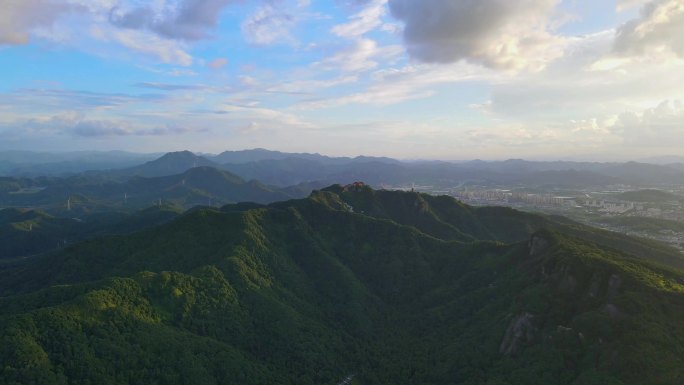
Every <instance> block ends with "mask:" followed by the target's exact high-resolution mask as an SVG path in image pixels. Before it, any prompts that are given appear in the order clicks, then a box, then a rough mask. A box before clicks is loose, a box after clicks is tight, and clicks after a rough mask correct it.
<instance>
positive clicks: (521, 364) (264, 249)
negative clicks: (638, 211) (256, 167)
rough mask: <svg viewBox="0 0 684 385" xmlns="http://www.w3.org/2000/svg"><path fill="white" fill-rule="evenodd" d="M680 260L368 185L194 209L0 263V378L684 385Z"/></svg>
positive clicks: (616, 240) (513, 215) (582, 232)
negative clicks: (119, 232)
mask: <svg viewBox="0 0 684 385" xmlns="http://www.w3.org/2000/svg"><path fill="white" fill-rule="evenodd" d="M0 213H2V211H0ZM28 214H29V213H26V212H10V213H8V214H7V216H12V215H16V216H18V217H19V218H18V219H19V220H23V219H25V218H23V217H22V215H28ZM0 215H1V214H0ZM40 215H42V214H40ZM26 220H29V219H26ZM36 220H37V219H36ZM25 222H26V221H23V222H21V226H25V225H26V223H25ZM682 267H684V259H683V258H682V255H681V253H679V252H677V251H676V250H672V249H670V248H668V247H666V246H662V245H659V244H657V243H651V242H649V241H645V240H640V239H636V238H630V237H627V236H622V235H619V234H615V233H609V232H604V231H600V230H597V229H593V228H590V227H586V226H582V225H579V224H576V223H573V222H570V221H568V220H566V219H563V218H551V217H545V216H539V215H534V214H529V213H522V212H519V211H516V210H512V209H508V208H500V207H483V208H474V207H470V206H467V205H464V204H462V203H460V202H458V201H456V200H454V199H452V198H449V197H445V196H441V197H435V196H430V195H426V194H418V193H411V192H399V191H376V190H373V189H371V188H369V187H368V186H365V185H363V184H354V185H347V186H341V185H334V186H330V187H327V188H324V189H321V190H317V191H315V192H313V193H312V194H311V195H310V196H309V197H308V198H306V199H300V200H291V201H287V202H276V203H272V204H269V205H259V204H255V203H249V204H246V203H243V204H231V205H227V206H224V207H222V208H220V209H219V208H208V207H202V208H196V209H194V210H190V211H188V212H186V213H185V214H183V215H180V216H178V217H177V218H176V219H174V220H171V221H170V222H166V223H164V224H161V225H160V226H153V227H147V228H145V229H144V230H143V231H141V232H136V233H133V234H127V235H109V236H104V237H100V238H94V239H92V238H91V239H89V240H87V241H85V242H81V243H77V244H70V245H68V246H67V247H64V248H61V249H60V250H56V251H53V252H49V253H45V254H42V255H39V256H35V257H32V258H28V259H26V260H22V261H15V263H13V264H0V335H2V339H1V341H2V345H0V362H2V368H0V383H8V384H13V383H18V384H30V383H36V384H37V383H40V384H46V385H52V384H67V383H79V384H86V383H91V384H154V383H157V384H162V383H163V384H171V385H173V384H207V385H209V384H219V383H239V384H246V385H251V384H330V385H334V384H355V385H360V384H396V385H413V384H458V385H471V384H473V385H474V384H509V385H526V384H556V385H580V384H581V385H590V384H596V385H598V384H615V385H617V384H624V385H637V384H639V385H641V384H650V385H669V384H680V383H683V380H684V358H683V357H682V354H681V352H682V350H683V349H684V331H683V330H682V327H681V325H682V324H683V323H684V301H683V299H684V298H683V296H682V293H683V292H684V286H683V283H684V273H683V272H682V270H681V268H682Z"/></svg>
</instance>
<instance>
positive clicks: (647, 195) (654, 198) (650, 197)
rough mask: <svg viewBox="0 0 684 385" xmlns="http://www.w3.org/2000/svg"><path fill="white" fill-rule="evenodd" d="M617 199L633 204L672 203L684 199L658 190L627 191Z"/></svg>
mask: <svg viewBox="0 0 684 385" xmlns="http://www.w3.org/2000/svg"><path fill="white" fill-rule="evenodd" d="M617 198H619V199H621V200H625V201H633V202H670V201H678V200H681V199H684V197H682V196H679V195H675V194H672V193H670V192H667V191H663V190H656V189H645V190H637V191H626V192H624V193H621V194H620V195H618V196H617Z"/></svg>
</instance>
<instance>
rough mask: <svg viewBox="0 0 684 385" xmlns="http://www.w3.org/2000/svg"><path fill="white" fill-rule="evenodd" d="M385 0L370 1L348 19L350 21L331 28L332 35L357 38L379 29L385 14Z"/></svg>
mask: <svg viewBox="0 0 684 385" xmlns="http://www.w3.org/2000/svg"><path fill="white" fill-rule="evenodd" d="M386 4H387V0H371V1H370V2H369V4H368V5H367V6H366V7H365V8H363V9H362V10H361V11H360V12H358V13H356V14H355V15H352V16H351V17H350V19H351V21H350V22H348V23H345V24H338V25H336V26H334V27H333V28H332V30H331V31H332V33H333V34H335V35H337V36H339V37H343V38H347V39H349V38H358V37H361V36H363V35H364V34H366V33H368V32H370V31H372V30H374V29H376V28H378V27H380V26H381V25H382V17H383V16H384V15H385V13H386V12H387V7H386Z"/></svg>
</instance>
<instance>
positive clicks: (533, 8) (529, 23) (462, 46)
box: [389, 0, 564, 70]
mask: <svg viewBox="0 0 684 385" xmlns="http://www.w3.org/2000/svg"><path fill="white" fill-rule="evenodd" d="M558 3H559V0H520V1H510V0H478V1H475V0H453V1H443V0H421V1H414V0H389V7H390V11H391V13H392V15H393V16H394V17H396V18H397V19H399V20H401V21H403V22H404V24H405V27H404V42H405V45H406V49H407V51H408V53H409V55H410V56H411V57H413V58H415V59H417V60H420V61H423V62H431V63H452V62H456V61H459V60H467V61H470V62H473V63H478V64H482V65H485V66H487V67H492V68H502V69H513V70H520V69H530V70H540V69H542V68H544V67H545V65H546V64H547V63H548V62H550V61H552V60H553V59H556V58H558V57H559V56H561V55H562V52H563V50H562V46H563V44H564V40H563V39H562V38H561V37H559V36H556V35H554V34H553V33H552V32H551V31H550V27H549V24H550V22H551V17H552V15H553V12H554V10H555V8H556V6H557V5H558Z"/></svg>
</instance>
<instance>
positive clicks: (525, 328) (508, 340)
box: [499, 312, 536, 356]
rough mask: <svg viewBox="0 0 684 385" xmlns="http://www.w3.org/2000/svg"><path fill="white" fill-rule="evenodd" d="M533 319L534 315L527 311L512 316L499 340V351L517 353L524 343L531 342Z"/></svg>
mask: <svg viewBox="0 0 684 385" xmlns="http://www.w3.org/2000/svg"><path fill="white" fill-rule="evenodd" d="M533 320H534V316H533V315H532V314H530V313H527V312H525V313H522V314H520V315H518V316H517V317H515V318H513V320H511V323H510V325H508V329H506V334H505V335H504V337H503V340H502V341H501V346H500V347H499V353H501V354H503V355H507V356H512V355H515V354H517V353H518V351H520V348H521V347H522V346H523V345H524V344H529V343H531V342H532V341H533V340H534V335H535V333H536V328H535V327H534V323H533Z"/></svg>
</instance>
